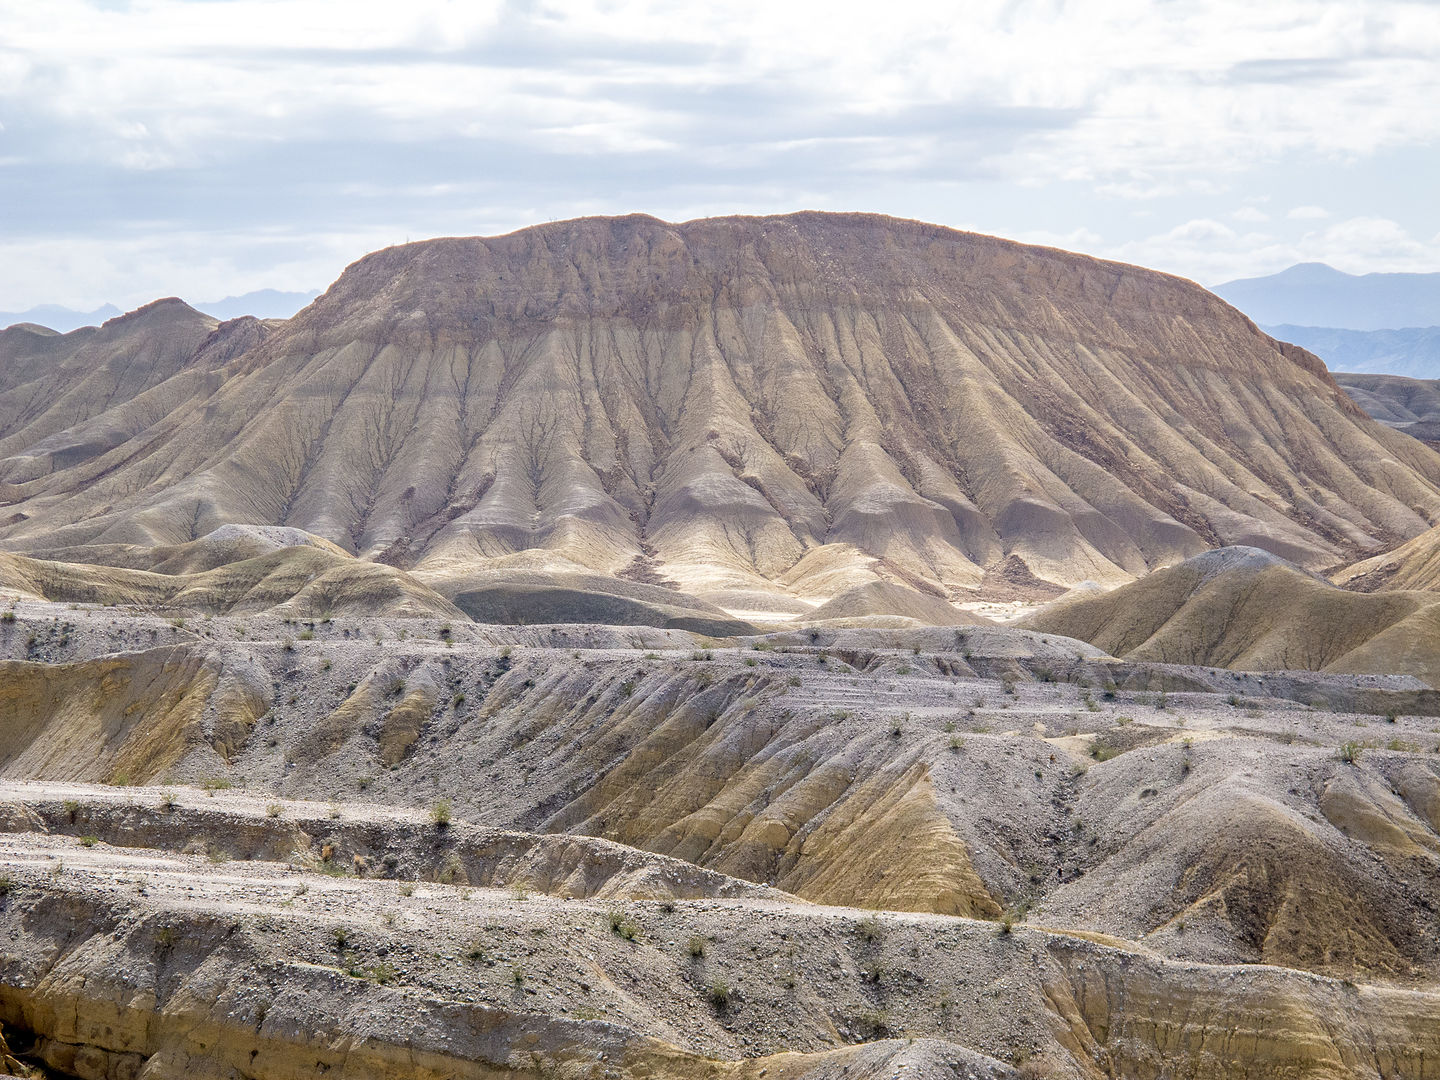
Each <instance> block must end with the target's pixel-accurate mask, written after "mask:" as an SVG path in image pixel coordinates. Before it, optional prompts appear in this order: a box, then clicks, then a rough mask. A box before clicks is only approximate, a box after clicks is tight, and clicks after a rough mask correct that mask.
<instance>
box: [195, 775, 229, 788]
mask: <svg viewBox="0 0 1440 1080" xmlns="http://www.w3.org/2000/svg"><path fill="white" fill-rule="evenodd" d="M200 786H201V787H202V788H204V789H205V790H206V791H228V790H229V789H230V788H232V787H234V786H235V785H234V784H232V783H230V781H229V780H226V779H225V778H224V777H223V776H207V777H205V779H204V780H201V781H200Z"/></svg>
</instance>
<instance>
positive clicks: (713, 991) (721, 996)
mask: <svg viewBox="0 0 1440 1080" xmlns="http://www.w3.org/2000/svg"><path fill="white" fill-rule="evenodd" d="M705 996H706V997H708V998H709V999H710V1004H711V1005H714V1006H715V1008H716V1009H719V1010H724V1009H725V1008H727V1007H728V1006H729V1005H730V984H729V983H727V982H725V981H724V980H723V979H716V980H715V981H714V982H712V983H711V984H710V985H709V986H708V987H706V989H705Z"/></svg>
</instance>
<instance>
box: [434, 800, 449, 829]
mask: <svg viewBox="0 0 1440 1080" xmlns="http://www.w3.org/2000/svg"><path fill="white" fill-rule="evenodd" d="M430 820H431V822H432V823H433V824H434V825H435V827H436V828H437V829H443V828H445V826H447V825H449V824H450V800H449V799H441V800H440V801H439V802H437V803H436V804H435V805H434V806H432V807H431V808H430Z"/></svg>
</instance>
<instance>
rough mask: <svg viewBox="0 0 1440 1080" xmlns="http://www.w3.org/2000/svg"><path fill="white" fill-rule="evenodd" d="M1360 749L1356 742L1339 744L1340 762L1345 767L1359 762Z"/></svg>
mask: <svg viewBox="0 0 1440 1080" xmlns="http://www.w3.org/2000/svg"><path fill="white" fill-rule="evenodd" d="M1361 749H1362V747H1361V746H1360V744H1359V743H1357V742H1346V743H1341V744H1340V760H1341V761H1343V762H1345V764H1347V765H1353V764H1355V762H1357V761H1359V760H1360V751H1361Z"/></svg>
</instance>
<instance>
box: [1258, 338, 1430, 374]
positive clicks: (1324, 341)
mask: <svg viewBox="0 0 1440 1080" xmlns="http://www.w3.org/2000/svg"><path fill="white" fill-rule="evenodd" d="M1260 329H1262V330H1264V331H1265V332H1266V333H1267V334H1269V335H1270V336H1271V337H1276V338H1279V339H1280V340H1281V341H1288V342H1290V343H1291V344H1292V345H1299V346H1300V347H1301V348H1302V349H1308V350H1309V351H1310V352H1312V353H1314V354H1315V355H1316V356H1318V357H1320V359H1322V360H1324V361H1325V366H1326V367H1328V368H1329V369H1330V370H1331V371H1364V372H1370V373H1372V374H1375V375H1407V376H1409V377H1410V378H1412V379H1434V378H1440V326H1412V327H1409V328H1407V329H1404V330H1341V329H1337V328H1335V327H1331V326H1289V325H1280V326H1263V325H1262V326H1261V327H1260Z"/></svg>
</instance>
